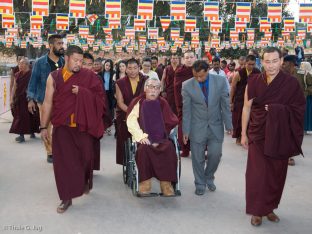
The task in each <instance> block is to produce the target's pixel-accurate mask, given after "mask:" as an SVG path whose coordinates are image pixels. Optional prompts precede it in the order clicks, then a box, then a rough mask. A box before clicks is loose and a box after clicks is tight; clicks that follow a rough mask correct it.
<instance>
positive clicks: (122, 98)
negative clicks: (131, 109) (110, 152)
mask: <svg viewBox="0 0 312 234" xmlns="http://www.w3.org/2000/svg"><path fill="white" fill-rule="evenodd" d="M139 69H140V63H139V61H137V60H136V59H133V58H132V59H129V60H128V61H127V69H126V73H127V76H126V77H124V78H121V79H119V80H117V81H116V99H117V108H116V123H117V124H116V126H117V128H118V129H117V135H116V163H117V164H120V165H123V163H124V162H123V159H124V154H125V142H126V140H127V139H128V138H129V137H130V134H129V132H128V128H127V125H126V113H127V110H128V106H129V105H130V102H131V101H132V100H133V99H134V98H135V97H138V96H139V95H140V94H142V93H143V92H144V83H145V80H146V76H143V75H142V74H141V73H140V70H139Z"/></svg>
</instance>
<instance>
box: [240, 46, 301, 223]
mask: <svg viewBox="0 0 312 234" xmlns="http://www.w3.org/2000/svg"><path fill="white" fill-rule="evenodd" d="M282 63H283V59H282V53H281V51H280V50H279V49H278V48H275V47H268V48H266V49H264V52H263V57H262V65H263V68H264V72H263V73H261V74H258V75H256V76H254V77H252V79H249V80H248V85H247V87H246V90H245V101H244V108H243V115H242V138H241V143H242V145H243V146H244V147H245V148H246V149H247V148H248V160H247V169H246V213H247V214H250V215H252V217H251V224H252V225H253V226H259V225H261V223H262V217H263V216H267V218H268V220H269V221H272V222H279V220H280V219H279V217H278V216H277V215H276V214H275V213H274V209H277V207H278V205H279V203H280V200H281V197H282V193H283V188H284V184H285V180H286V174H287V168H288V159H289V157H291V156H294V155H299V154H302V150H301V144H302V140H303V120H304V111H305V98H304V95H303V92H302V90H301V88H300V85H299V83H298V81H297V80H296V79H294V77H292V76H291V75H289V74H286V73H284V72H283V71H281V70H280V69H281V66H282ZM247 127H248V137H247Z"/></svg>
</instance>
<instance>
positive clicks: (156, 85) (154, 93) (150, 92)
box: [144, 77, 161, 100]
mask: <svg viewBox="0 0 312 234" xmlns="http://www.w3.org/2000/svg"><path fill="white" fill-rule="evenodd" d="M160 89H161V85H160V80H159V79H157V78H155V77H153V78H148V79H147V80H146V81H145V84H144V92H145V95H146V99H148V100H156V99H157V98H158V96H159V94H160Z"/></svg>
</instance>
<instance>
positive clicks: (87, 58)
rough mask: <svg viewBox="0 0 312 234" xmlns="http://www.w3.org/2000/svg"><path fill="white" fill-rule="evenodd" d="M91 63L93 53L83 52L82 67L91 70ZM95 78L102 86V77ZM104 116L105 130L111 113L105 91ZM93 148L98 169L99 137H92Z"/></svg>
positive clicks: (99, 164)
mask: <svg viewBox="0 0 312 234" xmlns="http://www.w3.org/2000/svg"><path fill="white" fill-rule="evenodd" d="M93 64H94V58H93V55H92V54H90V53H88V52H85V53H84V54H83V62H82V68H85V69H89V70H91V71H93ZM97 78H98V79H100V80H101V85H102V86H103V84H102V82H103V80H102V78H101V77H100V76H99V75H97ZM104 104H105V107H104V116H103V124H104V130H106V129H107V128H108V127H109V126H111V125H112V121H111V114H110V113H109V111H108V110H109V107H108V100H107V96H106V93H104ZM94 140H95V141H94V148H95V155H94V162H93V170H96V171H99V170H100V168H101V141H100V140H101V139H99V138H95V139H94Z"/></svg>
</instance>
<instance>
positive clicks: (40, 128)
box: [39, 127, 47, 132]
mask: <svg viewBox="0 0 312 234" xmlns="http://www.w3.org/2000/svg"><path fill="white" fill-rule="evenodd" d="M43 129H47V127H39V131H40V132H41V130H43Z"/></svg>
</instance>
